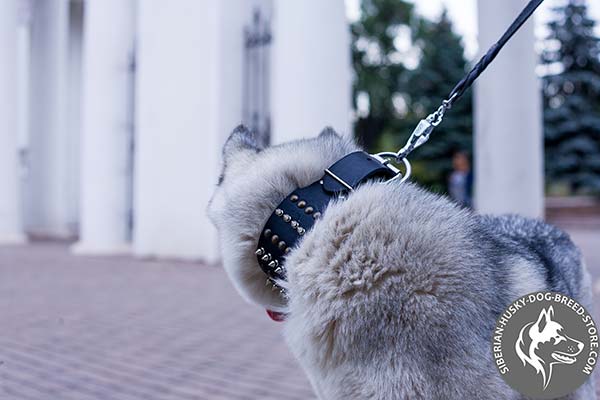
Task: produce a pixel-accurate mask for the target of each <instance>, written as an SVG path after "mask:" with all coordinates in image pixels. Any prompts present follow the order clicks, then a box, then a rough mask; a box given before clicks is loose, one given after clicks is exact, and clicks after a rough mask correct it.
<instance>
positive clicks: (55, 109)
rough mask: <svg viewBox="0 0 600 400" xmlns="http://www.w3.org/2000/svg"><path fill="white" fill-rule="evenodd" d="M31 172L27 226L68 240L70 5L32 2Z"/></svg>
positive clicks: (61, 0) (47, 0) (59, 1)
mask: <svg viewBox="0 0 600 400" xmlns="http://www.w3.org/2000/svg"><path fill="white" fill-rule="evenodd" d="M32 8H33V10H32V11H33V12H32V28H31V71H30V77H31V86H30V90H31V96H30V106H31V108H30V140H29V146H30V148H29V153H28V157H29V169H28V175H27V182H26V210H27V211H26V213H25V223H26V228H27V230H28V231H31V232H32V233H36V234H41V235H44V236H54V237H72V236H73V235H74V234H75V229H74V228H75V227H73V226H71V225H70V223H69V212H68V207H69V201H68V185H69V178H70V176H69V171H70V170H71V169H72V168H73V166H72V165H71V164H70V162H69V159H68V151H67V149H68V148H69V132H68V124H67V120H68V112H67V93H68V92H67V84H66V83H67V77H68V74H69V69H68V28H69V1H68V0H44V1H35V2H32Z"/></svg>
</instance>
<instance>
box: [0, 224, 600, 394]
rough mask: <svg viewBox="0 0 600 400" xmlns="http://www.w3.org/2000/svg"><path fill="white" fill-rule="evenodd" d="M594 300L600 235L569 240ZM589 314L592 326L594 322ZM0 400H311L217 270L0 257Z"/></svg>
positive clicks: (267, 328)
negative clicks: (581, 259)
mask: <svg viewBox="0 0 600 400" xmlns="http://www.w3.org/2000/svg"><path fill="white" fill-rule="evenodd" d="M572 234H573V238H574V240H575V241H576V242H577V243H578V244H579V245H580V246H582V248H583V249H584V254H585V256H586V259H587V261H588V265H589V266H590V269H591V271H592V274H593V276H594V282H595V284H594V291H595V295H596V296H597V298H600V247H599V246H598V244H599V243H600V232H598V231H592V230H587V231H586V230H580V231H574V232H572ZM599 310H600V307H598V305H597V306H596V312H595V314H596V315H597V316H598V315H600V314H599V313H598V311H599ZM0 399H1V400H5V399H6V400H21V399H23V400H90V399H96V400H113V399H114V400H141V399H144V400H146V399H148V400H153V399H157V400H158V399H160V400H188V399H189V400H191V399H195V400H205V399H206V400H209V399H210V400H223V399H227V400H238V399H247V400H251V399H278V400H287V399H289V400H293V399H297V400H305V399H314V395H313V394H312V391H311V389H310V386H309V384H308V382H307V380H306V378H305V377H304V375H303V373H302V371H301V370H300V368H299V367H298V366H297V365H296V363H295V361H294V360H293V358H292V357H291V355H290V354H289V352H288V350H287V349H286V347H285V344H284V343H283V340H282V338H281V332H280V326H279V325H277V324H274V323H272V322H271V321H270V320H268V319H267V317H266V315H265V314H264V311H263V310H261V309H258V308H255V307H252V306H249V305H247V304H245V303H243V302H242V301H241V300H240V298H239V297H238V296H237V294H235V293H234V290H233V288H232V287H231V285H230V284H229V282H228V281H227V279H226V277H225V276H224V273H223V271H222V270H221V269H219V268H216V267H207V266H203V265H200V264H194V263H182V262H174V261H164V260H163V261H141V260H134V259H131V258H129V257H104V258H102V257H74V256H71V255H70V254H69V253H68V250H67V248H66V246H64V245H59V244H48V243H45V244H42V243H38V244H34V245H29V246H24V247H0Z"/></svg>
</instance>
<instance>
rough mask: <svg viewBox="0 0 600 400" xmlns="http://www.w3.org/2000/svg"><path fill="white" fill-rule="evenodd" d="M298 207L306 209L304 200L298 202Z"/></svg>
mask: <svg viewBox="0 0 600 400" xmlns="http://www.w3.org/2000/svg"><path fill="white" fill-rule="evenodd" d="M298 207H300V208H304V207H306V202H305V201H304V200H300V201H299V202H298Z"/></svg>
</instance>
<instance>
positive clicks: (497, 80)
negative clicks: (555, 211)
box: [475, 0, 544, 217]
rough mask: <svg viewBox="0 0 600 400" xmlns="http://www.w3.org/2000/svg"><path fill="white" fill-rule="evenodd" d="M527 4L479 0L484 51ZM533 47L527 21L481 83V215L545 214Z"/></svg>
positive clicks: (478, 139) (478, 103)
mask: <svg viewBox="0 0 600 400" xmlns="http://www.w3.org/2000/svg"><path fill="white" fill-rule="evenodd" d="M523 4H524V2H523V1H521V0H504V1H488V0H479V44H480V48H481V50H482V51H483V50H487V49H488V48H489V46H491V45H492V43H494V42H496V41H497V40H498V39H499V38H500V36H501V35H502V33H503V32H504V31H505V30H506V28H508V26H509V24H510V23H511V22H512V21H513V19H514V18H515V17H516V16H517V15H518V14H519V12H520V11H521V9H522V8H523ZM534 43H535V37H534V29H533V21H529V22H528V23H527V24H526V25H525V26H524V27H523V28H522V30H521V31H520V32H519V33H518V34H517V35H516V36H515V37H514V38H513V39H512V41H511V42H510V43H509V44H508V45H507V46H506V48H505V49H504V50H503V51H502V53H501V54H500V55H499V56H498V58H497V59H496V61H495V62H494V63H493V64H492V65H491V67H490V68H489V69H488V70H487V71H486V72H485V73H484V74H483V75H482V77H481V78H480V79H479V81H478V83H477V87H476V102H475V106H476V107H475V110H476V114H475V117H476V126H475V129H476V138H475V142H476V143H475V178H476V183H475V193H476V197H475V204H476V207H477V209H478V211H480V212H482V213H492V214H500V213H518V214H522V215H525V216H530V217H541V216H543V213H544V210H543V207H544V198H543V137H542V112H541V105H542V101H541V91H540V86H539V81H538V79H537V77H536V75H535V67H536V63H537V55H536V52H535V50H534Z"/></svg>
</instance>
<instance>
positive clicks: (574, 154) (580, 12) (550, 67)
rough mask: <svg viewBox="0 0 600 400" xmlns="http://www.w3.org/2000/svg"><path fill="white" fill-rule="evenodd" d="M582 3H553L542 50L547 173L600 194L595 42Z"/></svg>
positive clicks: (599, 70)
mask: <svg viewBox="0 0 600 400" xmlns="http://www.w3.org/2000/svg"><path fill="white" fill-rule="evenodd" d="M587 11H588V10H587V5H586V2H585V1H583V0H569V1H567V2H566V3H565V4H563V5H561V6H558V7H555V8H553V18H552V19H551V20H550V22H548V25H547V28H548V31H549V34H548V36H547V37H546V38H545V42H544V48H545V49H544V51H543V52H542V65H543V67H544V70H545V76H544V78H543V90H544V126H545V147H546V174H547V175H546V176H547V178H548V180H549V181H552V182H554V183H556V182H561V183H564V184H566V185H568V187H569V188H570V189H571V191H572V192H580V191H584V192H595V193H600V41H599V38H598V37H597V36H596V35H595V32H594V29H595V22H594V21H593V20H592V19H591V18H589V16H588V12H587Z"/></svg>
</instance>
